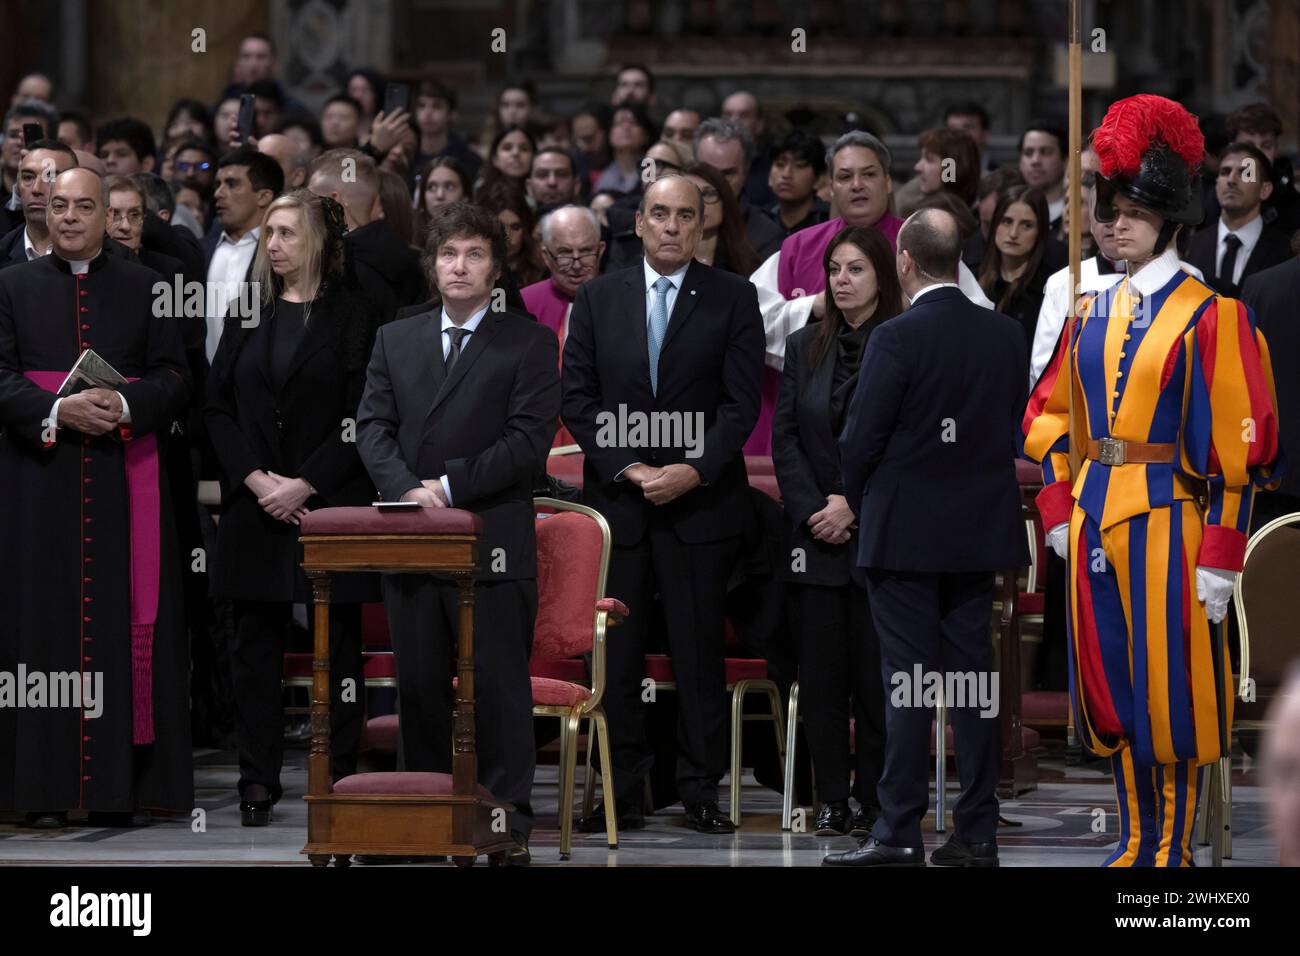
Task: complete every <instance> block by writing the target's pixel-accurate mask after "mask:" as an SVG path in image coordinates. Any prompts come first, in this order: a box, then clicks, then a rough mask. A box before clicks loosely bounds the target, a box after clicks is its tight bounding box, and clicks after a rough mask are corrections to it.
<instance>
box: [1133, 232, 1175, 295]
mask: <svg viewBox="0 0 1300 956" xmlns="http://www.w3.org/2000/svg"><path fill="white" fill-rule="evenodd" d="M1180 265H1181V262H1180V260H1179V258H1178V249H1177V248H1176V247H1175V246H1174V245H1173V244H1172V243H1171V244H1170V245H1169V246H1167V247H1166V248H1165V251H1164V252H1162V253H1160V255H1158V256H1156V257H1155V258H1154V259H1152V260H1151V261H1150V262H1148V263H1147V264H1146V265H1144V266H1143V267H1142V268H1141V269H1139V270H1138V271H1137V272H1134V273H1131V274H1130V275H1129V277H1128V281H1129V286H1130V287H1131V288H1132V289H1133V290H1134V291H1136V292H1137V293H1138V294H1139V295H1151V294H1152V293H1153V292H1159V291H1160V290H1161V289H1163V288H1164V287H1165V286H1166V285H1168V283H1169V280H1170V279H1172V278H1173V277H1174V275H1175V273H1177V272H1178V271H1179V266H1180Z"/></svg>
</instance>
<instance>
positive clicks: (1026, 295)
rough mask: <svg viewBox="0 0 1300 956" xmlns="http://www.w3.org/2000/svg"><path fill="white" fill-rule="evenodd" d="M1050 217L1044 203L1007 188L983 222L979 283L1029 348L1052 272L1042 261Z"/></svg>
mask: <svg viewBox="0 0 1300 956" xmlns="http://www.w3.org/2000/svg"><path fill="white" fill-rule="evenodd" d="M1050 224H1051V218H1050V217H1049V215H1048V212H1047V199H1046V198H1045V197H1044V196H1043V194H1042V193H1041V192H1039V191H1038V190H1037V189H1033V188H1031V187H1029V186H1012V187H1011V188H1010V189H1007V190H1005V191H1004V192H1003V193H1002V194H1001V195H1000V196H999V197H998V204H997V205H996V206H995V207H994V209H993V218H992V220H991V221H990V223H989V231H990V236H989V240H990V241H989V244H988V249H987V251H986V252H985V253H984V261H983V262H981V263H980V271H979V284H980V288H981V289H983V290H984V294H985V295H987V296H988V297H989V298H990V299H991V300H992V301H993V307H994V308H995V309H997V311H999V312H1001V313H1002V314H1004V315H1009V316H1011V318H1013V319H1015V320H1016V321H1017V322H1019V323H1020V326H1021V328H1022V329H1024V332H1025V347H1026V349H1032V347H1033V344H1034V329H1035V328H1036V327H1037V325H1038V312H1039V310H1040V309H1041V308H1042V305H1043V287H1044V286H1045V285H1046V283H1047V277H1048V276H1049V275H1051V273H1052V272H1053V271H1055V270H1054V269H1052V268H1051V267H1050V265H1051V264H1050V263H1047V262H1045V261H1044V258H1043V252H1044V250H1045V249H1046V248H1047V241H1048V237H1049V231H1048V230H1049V226H1050Z"/></svg>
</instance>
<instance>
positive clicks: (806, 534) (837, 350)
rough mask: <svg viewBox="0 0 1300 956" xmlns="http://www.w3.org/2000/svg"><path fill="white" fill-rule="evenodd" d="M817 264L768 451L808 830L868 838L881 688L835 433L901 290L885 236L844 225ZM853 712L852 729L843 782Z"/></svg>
mask: <svg viewBox="0 0 1300 956" xmlns="http://www.w3.org/2000/svg"><path fill="white" fill-rule="evenodd" d="M823 265H824V268H825V273H826V317H825V318H824V319H822V320H821V321H820V322H815V323H811V324H809V325H806V326H804V327H803V328H802V329H799V330H798V331H797V332H794V333H793V334H792V335H791V336H790V337H789V338H788V339H787V340H786V347H785V348H786V351H785V371H784V373H783V376H782V380H781V392H780V396H779V398H778V400H777V405H776V413H775V416H774V418H773V420H772V460H773V463H774V464H775V467H776V478H777V483H778V484H779V485H780V488H781V499H782V501H783V502H784V505H785V513H786V517H787V518H788V519H789V521H790V524H791V547H792V551H791V560H790V563H789V565H788V568H789V570H788V571H787V572H786V575H785V576H786V580H787V581H788V582H789V584H790V585H791V587H790V591H791V595H792V597H793V599H794V602H795V606H796V607H797V608H798V620H799V688H800V691H799V696H800V700H801V702H802V703H801V706H802V709H803V714H804V727H805V728H806V729H807V732H808V746H809V750H810V751H811V753H812V764H813V773H814V777H815V782H816V789H817V793H818V796H819V797H820V799H821V808H820V809H819V811H818V813H817V823H816V830H817V832H818V833H819V834H822V835H834V834H844V833H850V832H851V833H853V834H854V835H855V836H866V835H867V834H868V833H870V832H871V827H872V824H873V823H874V822H875V818H876V816H877V815H878V814H879V812H880V804H879V803H878V802H877V799H876V785H877V784H878V783H879V782H880V775H881V772H882V770H883V769H884V757H885V693H884V686H883V683H882V680H881V674H880V643H879V639H878V638H877V636H876V630H875V627H874V625H873V624H872V620H871V609H870V607H869V605H868V602H867V589H866V581H865V580H864V579H863V578H862V576H861V571H860V570H859V569H858V568H857V567H856V561H855V560H854V558H855V556H856V553H857V533H856V530H855V527H854V518H853V510H852V508H850V506H849V503H848V501H847V500H846V499H845V497H844V489H843V485H842V479H841V477H840V454H839V444H838V439H839V433H840V430H841V429H842V428H843V427H844V418H845V415H846V413H847V409H848V406H849V401H850V399H851V398H852V397H853V391H854V389H855V388H856V387H857V379H858V370H859V367H860V364H861V361H862V353H863V349H864V348H865V346H866V343H867V339H868V337H869V336H870V335H871V332H872V330H873V329H875V328H876V327H877V326H879V325H880V323H882V322H886V321H888V320H889V319H892V318H893V317H894V316H896V315H898V314H899V313H900V312H901V311H902V310H903V292H902V289H901V288H900V286H899V282H898V274H897V273H896V272H895V269H894V248H893V245H892V244H891V243H890V242H889V240H888V239H886V238H885V237H884V236H883V235H881V234H880V233H879V232H877V231H876V230H875V229H869V228H863V227H860V226H850V227H848V228H845V229H842V230H841V231H840V232H839V233H837V234H836V236H835V238H834V239H832V240H831V242H830V245H828V246H827V247H826V254H825V257H824V259H823ZM783 567H785V566H784V565H783ZM850 701H851V709H850ZM850 713H851V714H852V716H853V718H854V724H855V732H856V739H855V741H854V763H853V766H852V777H853V780H852V786H851V787H850V781H849V777H850V764H849V716H850ZM850 793H851V794H852V796H854V797H855V798H856V799H857V802H858V809H857V811H856V812H853V811H851V810H850V807H849V796H850Z"/></svg>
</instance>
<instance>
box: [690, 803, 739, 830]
mask: <svg viewBox="0 0 1300 956" xmlns="http://www.w3.org/2000/svg"><path fill="white" fill-rule="evenodd" d="M686 825H687V826H688V827H690V828H691V829H692V830H695V831H697V832H699V833H735V832H736V825H735V824H734V823H732V822H731V818H730V817H728V816H727V815H726V814H725V813H723V812H722V810H721V809H720V808H719V807H718V804H717V801H715V800H702V801H700V802H699V803H696V804H692V805H691V806H688V807H687V808H686Z"/></svg>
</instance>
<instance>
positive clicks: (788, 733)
mask: <svg viewBox="0 0 1300 956" xmlns="http://www.w3.org/2000/svg"><path fill="white" fill-rule="evenodd" d="M798 730H799V682H798V681H795V682H794V683H792V684H791V685H790V703H789V704H788V705H787V708H786V715H785V786H784V788H783V789H782V793H781V829H782V830H793V829H794V766H795V764H794V757H795V753H794V752H795V742H796V741H797V740H798V739H799V733H798Z"/></svg>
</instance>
